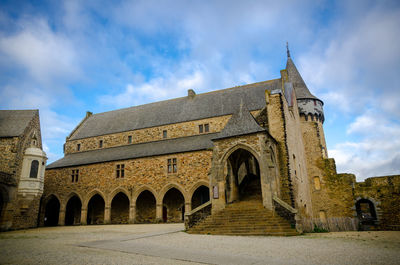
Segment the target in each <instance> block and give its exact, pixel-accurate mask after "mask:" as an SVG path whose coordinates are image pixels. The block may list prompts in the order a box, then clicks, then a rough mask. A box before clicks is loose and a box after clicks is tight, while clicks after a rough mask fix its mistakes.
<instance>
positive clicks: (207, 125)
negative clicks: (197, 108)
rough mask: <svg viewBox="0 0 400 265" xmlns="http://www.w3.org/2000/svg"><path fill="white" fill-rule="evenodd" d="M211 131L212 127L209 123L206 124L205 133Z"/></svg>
mask: <svg viewBox="0 0 400 265" xmlns="http://www.w3.org/2000/svg"><path fill="white" fill-rule="evenodd" d="M209 131H210V125H209V124H208V123H206V124H204V132H209Z"/></svg>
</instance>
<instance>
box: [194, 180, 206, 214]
mask: <svg viewBox="0 0 400 265" xmlns="http://www.w3.org/2000/svg"><path fill="white" fill-rule="evenodd" d="M209 200H210V189H209V188H208V187H206V186H204V185H201V186H200V187H198V188H197V189H196V190H195V191H194V193H193V195H192V209H195V208H197V207H199V206H200V205H202V204H204V203H206V202H208V201H209Z"/></svg>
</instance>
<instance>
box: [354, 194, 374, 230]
mask: <svg viewBox="0 0 400 265" xmlns="http://www.w3.org/2000/svg"><path fill="white" fill-rule="evenodd" d="M356 211H357V217H358V219H359V220H360V223H361V225H374V224H375V221H376V220H377V216H376V211H375V206H374V204H373V202H371V201H370V200H368V199H360V200H358V201H357V202H356Z"/></svg>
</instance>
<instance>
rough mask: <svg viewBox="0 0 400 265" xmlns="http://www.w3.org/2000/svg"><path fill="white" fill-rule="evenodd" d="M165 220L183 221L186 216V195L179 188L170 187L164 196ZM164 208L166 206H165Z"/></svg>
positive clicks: (169, 221) (172, 221) (170, 221)
mask: <svg viewBox="0 0 400 265" xmlns="http://www.w3.org/2000/svg"><path fill="white" fill-rule="evenodd" d="M163 207H165V210H166V213H164V210H163V221H164V222H168V223H181V222H183V220H184V216H185V197H184V196H183V194H182V192H180V191H179V190H178V189H177V188H171V189H169V190H168V191H167V192H166V193H165V195H164V198H163ZM163 209H164V208H163Z"/></svg>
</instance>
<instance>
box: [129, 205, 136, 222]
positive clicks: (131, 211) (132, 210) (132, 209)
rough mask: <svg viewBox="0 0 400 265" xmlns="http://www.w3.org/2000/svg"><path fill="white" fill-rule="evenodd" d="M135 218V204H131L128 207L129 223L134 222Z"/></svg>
mask: <svg viewBox="0 0 400 265" xmlns="http://www.w3.org/2000/svg"><path fill="white" fill-rule="evenodd" d="M135 220H136V206H135V205H131V206H130V207H129V223H130V224H134V223H135Z"/></svg>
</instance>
